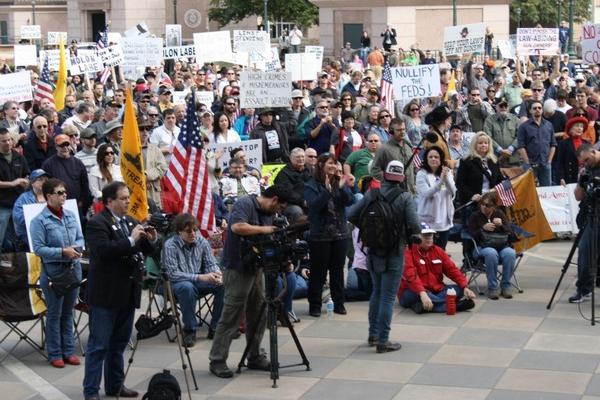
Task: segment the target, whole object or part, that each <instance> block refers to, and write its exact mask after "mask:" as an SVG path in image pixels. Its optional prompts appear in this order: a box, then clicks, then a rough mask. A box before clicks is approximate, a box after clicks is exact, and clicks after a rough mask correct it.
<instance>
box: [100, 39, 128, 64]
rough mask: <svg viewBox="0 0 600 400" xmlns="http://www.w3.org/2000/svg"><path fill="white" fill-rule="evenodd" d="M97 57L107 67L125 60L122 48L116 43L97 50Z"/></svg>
mask: <svg viewBox="0 0 600 400" xmlns="http://www.w3.org/2000/svg"><path fill="white" fill-rule="evenodd" d="M98 57H100V59H101V60H102V63H104V65H105V66H107V67H114V66H116V65H121V64H123V63H124V62H125V56H124V55H123V48H121V45H118V44H115V45H112V46H108V47H105V48H103V49H100V50H98Z"/></svg>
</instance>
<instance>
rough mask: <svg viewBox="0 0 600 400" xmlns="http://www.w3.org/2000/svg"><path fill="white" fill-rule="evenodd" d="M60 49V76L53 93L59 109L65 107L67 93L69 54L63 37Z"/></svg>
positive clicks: (55, 103)
mask: <svg viewBox="0 0 600 400" xmlns="http://www.w3.org/2000/svg"><path fill="white" fill-rule="evenodd" d="M59 49H60V50H59V51H60V60H59V64H58V78H57V79H56V88H55V89H54V93H52V94H53V95H54V105H55V107H56V110H57V111H58V110H62V109H63V108H65V96H66V95H67V54H66V53H65V44H64V43H63V40H62V39H60V43H59Z"/></svg>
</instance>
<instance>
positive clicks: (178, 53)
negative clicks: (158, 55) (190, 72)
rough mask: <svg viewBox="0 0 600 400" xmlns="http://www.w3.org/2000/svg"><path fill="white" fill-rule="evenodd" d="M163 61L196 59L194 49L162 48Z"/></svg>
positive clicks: (188, 47) (186, 47)
mask: <svg viewBox="0 0 600 400" xmlns="http://www.w3.org/2000/svg"><path fill="white" fill-rule="evenodd" d="M162 57H163V59H165V60H168V59H176V60H177V59H179V58H190V57H196V47H195V46H194V45H190V46H179V47H165V48H163V55H162Z"/></svg>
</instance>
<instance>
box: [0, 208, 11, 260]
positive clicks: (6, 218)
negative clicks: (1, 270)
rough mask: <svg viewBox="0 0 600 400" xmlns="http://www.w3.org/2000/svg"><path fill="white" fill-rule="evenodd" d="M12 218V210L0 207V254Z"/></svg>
mask: <svg viewBox="0 0 600 400" xmlns="http://www.w3.org/2000/svg"><path fill="white" fill-rule="evenodd" d="M11 218H12V208H7V207H0V253H1V252H2V243H3V242H4V236H5V234H6V230H7V229H8V224H9V223H10V221H11Z"/></svg>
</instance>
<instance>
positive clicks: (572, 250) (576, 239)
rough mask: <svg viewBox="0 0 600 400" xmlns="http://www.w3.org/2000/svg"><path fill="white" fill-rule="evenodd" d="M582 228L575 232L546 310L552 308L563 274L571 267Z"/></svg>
mask: <svg viewBox="0 0 600 400" xmlns="http://www.w3.org/2000/svg"><path fill="white" fill-rule="evenodd" d="M584 228H585V226H584V227H582V229H581V230H580V231H579V232H577V236H576V237H575V241H574V242H573V245H572V246H571V250H570V251H569V255H568V256H567V259H566V260H565V264H564V265H563V267H562V270H561V271H560V276H559V277H558V282H556V286H555V287H554V291H553V292H552V296H551V297H550V301H549V302H548V305H547V306H546V310H549V309H550V308H552V303H553V302H554V297H556V292H558V288H559V287H560V284H561V283H562V280H563V278H564V277H565V274H566V273H567V270H568V269H569V266H570V265H571V261H572V260H573V256H574V255H575V249H577V247H578V246H579V241H580V240H581V235H582V233H583V229H584Z"/></svg>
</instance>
